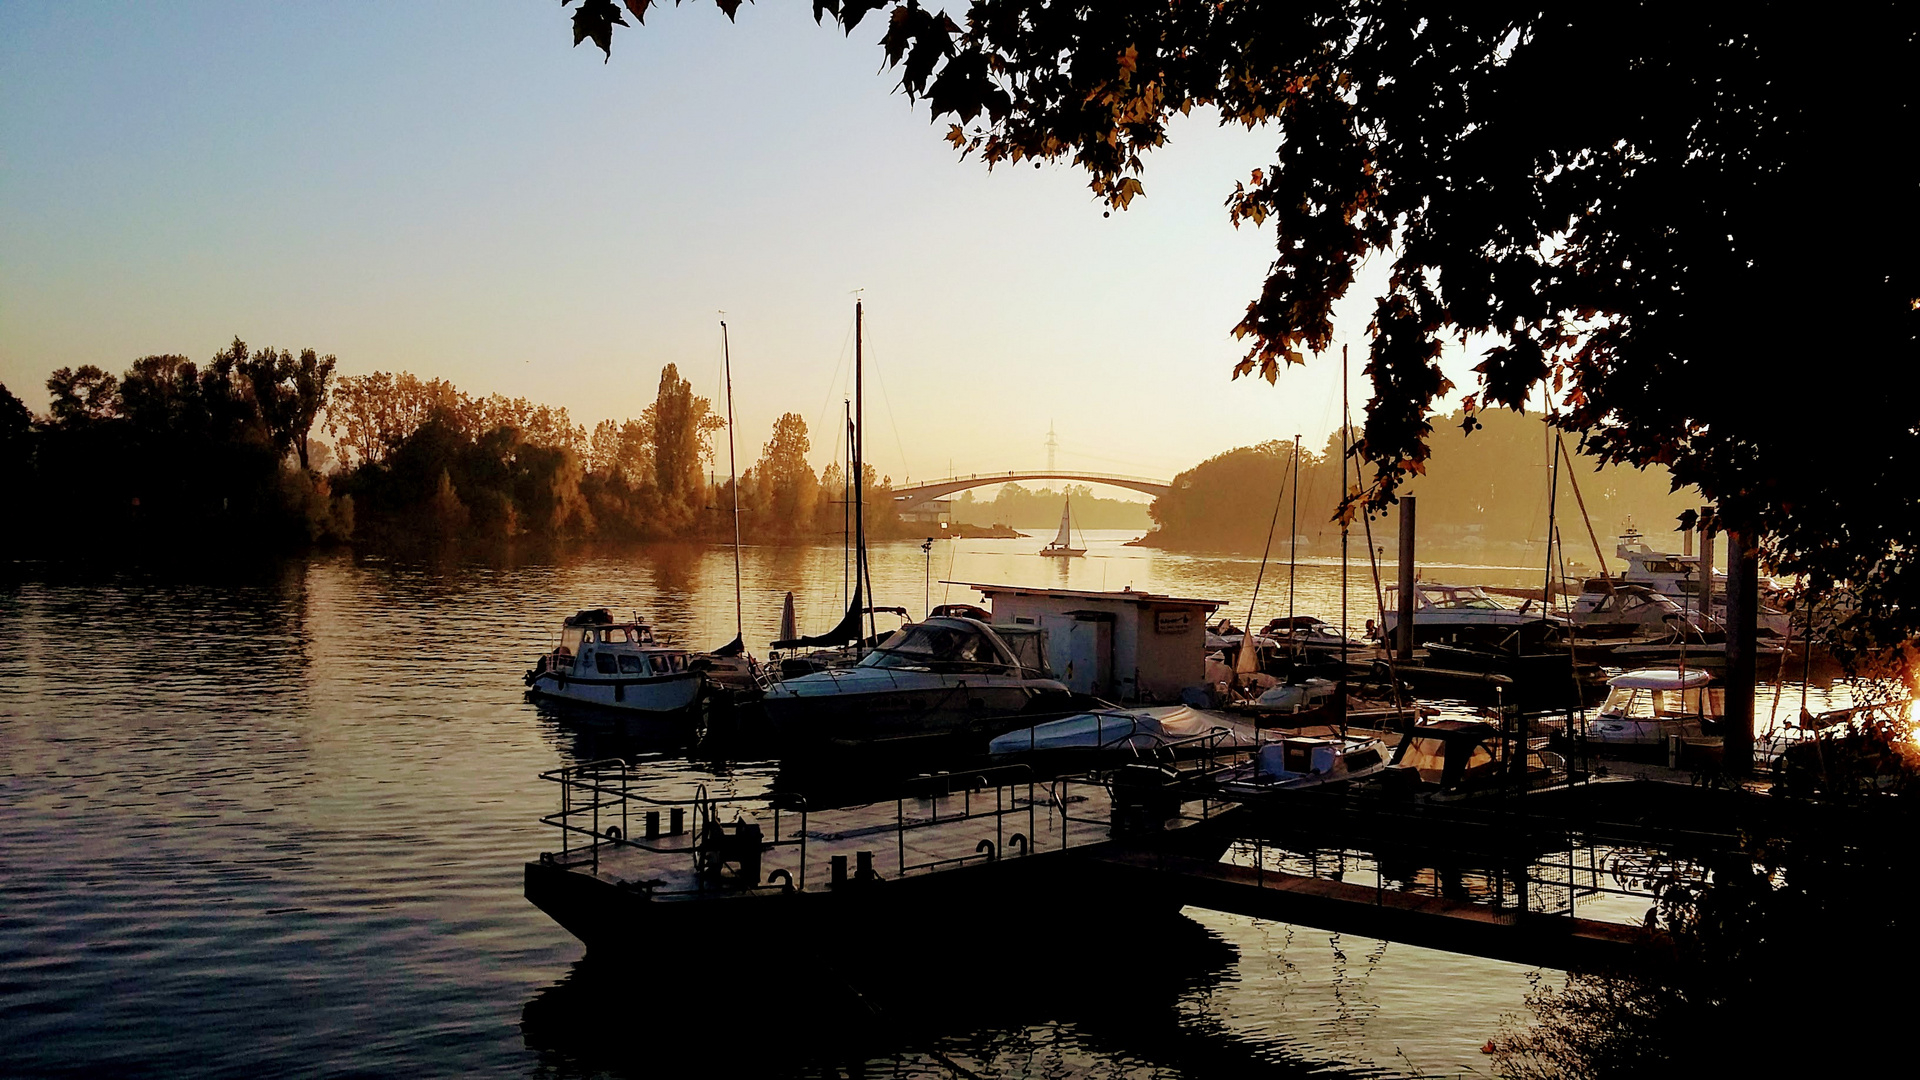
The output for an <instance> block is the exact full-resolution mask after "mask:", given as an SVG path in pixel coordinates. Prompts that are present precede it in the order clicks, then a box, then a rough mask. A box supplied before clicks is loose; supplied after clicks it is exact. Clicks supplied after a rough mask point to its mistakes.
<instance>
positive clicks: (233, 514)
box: [0, 338, 1697, 554]
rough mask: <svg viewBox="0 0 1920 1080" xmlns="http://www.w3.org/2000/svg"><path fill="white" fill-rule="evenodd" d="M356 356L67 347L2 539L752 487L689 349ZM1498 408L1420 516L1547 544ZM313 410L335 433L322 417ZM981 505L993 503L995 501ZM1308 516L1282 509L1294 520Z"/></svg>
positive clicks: (703, 519) (121, 535) (1199, 516)
mask: <svg viewBox="0 0 1920 1080" xmlns="http://www.w3.org/2000/svg"><path fill="white" fill-rule="evenodd" d="M335 365H336V361H335V358H334V357H332V356H322V355H320V354H319V353H318V352H317V351H316V350H313V349H304V350H301V351H300V352H299V353H297V354H296V353H293V352H291V351H288V350H280V349H274V348H262V349H250V348H249V347H248V346H247V344H246V343H245V342H244V341H241V340H239V339H238V338H236V339H235V340H234V341H233V342H232V343H231V344H229V345H228V346H227V347H226V348H224V349H222V350H220V351H219V352H217V353H215V354H214V356H213V357H212V358H211V359H210V360H208V361H207V362H206V363H205V364H204V365H201V364H196V363H195V362H194V361H192V360H190V359H188V358H187V357H184V356H178V355H157V356H148V357H143V358H141V359H139V360H137V361H135V362H134V363H133V365H132V366H131V367H129V368H128V369H127V371H126V372H125V373H124V374H122V375H120V376H118V377H116V376H113V375H111V374H109V373H107V372H106V371H104V370H102V369H100V368H98V367H92V366H87V367H81V368H77V369H73V368H61V369H59V370H58V371H55V372H53V373H52V374H51V375H50V376H49V377H48V380H47V387H48V391H49V395H50V399H51V403H50V407H49V410H48V413H47V415H45V416H34V415H33V414H32V413H31V411H30V410H28V409H27V407H26V406H25V405H24V404H23V403H22V402H21V401H20V400H19V399H18V398H16V397H14V396H13V395H12V394H11V393H7V392H6V391H5V388H4V387H0V452H3V453H4V454H5V461H4V465H3V467H0V473H4V476H5V478H6V479H5V481H4V482H5V483H6V484H7V485H8V486H9V488H11V489H12V490H9V491H8V492H7V493H6V494H7V497H8V499H9V504H10V505H13V506H16V507H26V508H32V510H31V512H29V513H23V514H19V515H16V516H15V518H14V519H13V522H12V524H10V525H9V526H8V527H7V528H6V529H5V530H4V531H3V532H4V535H3V538H0V543H4V544H5V546H6V548H7V549H9V550H12V551H15V552H19V553H32V554H41V553H49V554H57V553H59V552H60V551H63V550H67V549H71V548H76V547H78V548H89V549H91V548H97V547H99V546H102V545H103V544H114V543H119V542H125V541H128V540H135V541H139V542H141V543H150V544H157V545H160V546H167V545H169V544H182V543H184V544H193V543H199V542H202V541H208V540H216V539H219V540H240V541H242V542H244V543H247V544H250V545H254V546H257V547H262V548H265V549H278V548H287V547H295V546H300V545H306V544H329V543H345V542H349V541H351V542H357V543H362V544H369V545H374V546H379V547H400V548H405V547H411V546H417V545H420V544H424V543H433V544H445V543H474V542H485V543H503V542H552V541H575V540H643V541H644V540H665V539H692V540H714V541H718V540H725V539H730V538H731V536H732V522H731V520H730V518H731V510H732V506H733V491H732V489H731V488H730V486H729V481H728V480H726V478H724V477H720V476H718V475H717V469H716V467H715V466H716V440H717V439H718V438H719V437H720V435H721V433H722V432H723V431H724V430H725V427H726V421H725V420H724V418H723V417H722V416H721V415H720V413H719V411H718V410H717V409H716V408H715V407H714V404H713V402H711V401H709V400H708V399H706V398H703V397H701V396H699V395H697V394H695V393H694V392H693V388H692V386H691V384H690V383H689V382H688V381H687V380H686V379H685V378H683V377H681V375H680V373H679V370H678V369H677V367H675V366H674V365H672V364H668V365H666V366H665V367H664V368H663V369H662V370H661V372H660V380H659V385H658V390H657V393H656V395H655V398H654V402H653V404H651V405H649V406H648V407H647V408H646V410H645V411H644V412H642V414H641V415H640V416H638V417H634V418H630V419H626V420H618V421H616V420H602V421H600V422H599V423H598V424H596V425H595V426H594V427H592V428H591V429H589V428H587V427H586V426H584V425H581V424H577V423H575V422H574V421H573V420H572V419H571V418H570V417H569V416H568V415H567V412H566V410H565V409H561V408H553V407H550V406H547V405H542V404H536V403H534V402H531V401H528V400H527V399H525V398H507V397H505V396H503V395H499V394H494V395H490V396H487V397H475V396H472V395H469V394H467V393H465V392H463V391H461V390H460V389H459V388H458V387H457V386H455V385H454V384H452V383H451V382H448V381H446V380H443V379H422V378H419V377H418V376H415V375H412V374H410V373H407V372H400V373H397V374H396V373H389V372H374V373H372V374H368V375H357V376H356V375H342V376H336V375H335V373H334V369H335ZM1455 419H1456V422H1457V420H1458V418H1457V417H1456V418H1455ZM1479 421H1480V422H1479V424H1478V425H1477V426H1478V428H1479V430H1478V431H1477V432H1476V433H1475V434H1474V435H1473V437H1471V438H1463V439H1452V440H1441V439H1436V445H1435V452H1434V456H1433V458H1432V459H1431V460H1430V461H1429V462H1428V463H1427V466H1428V467H1427V472H1426V474H1425V475H1424V476H1422V477H1420V478H1419V479H1418V480H1417V481H1415V482H1414V483H1412V484H1410V485H1409V486H1408V488H1407V489H1406V490H1407V493H1408V494H1414V495H1424V496H1427V497H1426V498H1425V499H1423V500H1422V511H1421V521H1422V532H1423V536H1424V537H1426V538H1427V539H1428V540H1437V541H1439V542H1441V543H1447V542H1448V541H1453V542H1456V543H1464V544H1496V545H1497V544H1502V543H1508V544H1523V543H1534V542H1538V540H1539V539H1540V534H1541V533H1542V532H1543V531H1544V508H1545V505H1544V504H1545V492H1546V482H1545V481H1546V472H1545V469H1544V468H1543V467H1542V465H1543V462H1544V461H1545V460H1546V454H1545V443H1544V441H1543V439H1542V435H1541V430H1540V427H1539V424H1538V423H1537V422H1532V421H1531V420H1530V418H1526V417H1522V416H1519V415H1518V414H1506V413H1501V412H1485V411H1483V412H1481V413H1480V414H1479ZM316 428H318V429H319V431H320V432H323V433H324V434H325V435H326V436H327V439H329V440H331V441H323V440H321V439H317V438H314V437H313V436H314V434H315V429H316ZM1456 443H1457V444H1458V445H1455V444H1456ZM740 449H742V450H744V451H746V452H747V453H748V454H751V453H752V450H751V449H750V448H749V447H741V448H740ZM812 450H813V445H812V441H811V433H810V432H809V431H808V430H807V424H806V421H805V419H804V418H802V417H801V416H800V415H799V414H797V413H786V414H784V415H782V416H781V417H780V418H779V419H778V420H776V421H775V422H774V426H773V430H772V432H771V434H770V437H769V438H768V439H767V441H766V442H765V443H764V444H763V445H762V446H761V447H760V448H759V451H758V455H757V457H755V458H751V459H749V460H750V461H751V464H750V465H749V467H748V468H746V469H745V471H744V472H742V474H741V476H740V492H739V495H740V507H741V510H742V515H741V529H742V533H743V535H744V536H745V537H746V538H747V539H748V540H749V541H752V542H756V543H796V542H800V543H804V542H809V541H812V540H816V539H826V538H829V537H838V536H840V535H841V534H842V532H843V530H844V529H845V528H846V527H847V526H848V524H849V523H848V512H849V511H848V507H849V504H850V503H851V501H852V497H851V496H852V492H851V488H850V486H849V485H848V483H847V476H846V470H845V469H844V468H843V467H842V465H841V464H839V463H838V462H836V463H831V464H829V465H827V466H826V467H825V468H824V469H820V470H815V469H814V467H813V466H812V464H811V463H810V461H809V456H810V454H811V453H812ZM1340 451H1341V447H1340V440H1339V437H1338V435H1337V434H1336V435H1334V436H1333V437H1332V438H1331V439H1330V440H1329V444H1328V445H1327V446H1326V447H1324V448H1322V449H1320V450H1319V451H1318V452H1316V451H1313V450H1310V449H1304V448H1303V450H1302V453H1301V455H1300V463H1299V479H1298V485H1297V486H1298V488H1299V490H1300V505H1299V512H1298V522H1299V530H1300V534H1301V535H1302V536H1304V537H1305V538H1306V542H1307V543H1309V544H1315V543H1318V542H1320V541H1324V540H1327V539H1328V538H1334V539H1337V537H1338V535H1339V527H1338V525H1337V524H1334V521H1335V517H1336V514H1337V512H1338V509H1339V505H1340V501H1341V498H1342V497H1343V495H1345V494H1347V493H1348V492H1349V491H1351V490H1352V489H1353V487H1354V485H1355V484H1356V483H1357V479H1356V478H1355V477H1353V476H1352V475H1351V470H1349V475H1347V476H1345V477H1344V478H1343V476H1342V474H1341V466H1340V462H1341V455H1340ZM743 456H744V455H743ZM1590 464H1597V463H1590ZM866 471H867V476H866V477H865V483H866V498H865V503H866V506H867V517H868V520H867V531H868V535H869V536H872V537H874V538H876V539H891V538H901V537H906V536H908V535H910V534H912V535H918V533H916V532H915V530H916V529H921V528H922V527H920V526H908V525H907V524H905V523H903V522H902V521H901V520H900V518H899V516H898V515H897V514H896V513H894V511H893V509H892V500H891V498H890V493H891V480H890V479H889V478H887V477H883V476H876V475H874V470H873V469H872V467H871V466H868V467H867V470H866ZM1292 471H1293V448H1292V444H1290V443H1285V442H1270V443H1265V444H1262V445H1260V446H1254V447H1241V448H1238V449H1235V450H1230V451H1227V452H1225V453H1223V454H1219V455H1216V456H1215V457H1213V458H1210V459H1208V460H1207V461H1204V462H1202V463H1200V464H1199V465H1196V466H1194V467H1193V468H1191V469H1189V470H1186V471H1185V472H1182V473H1181V474H1180V475H1179V476H1178V477H1176V478H1175V480H1174V484H1173V490H1172V491H1171V492H1170V493H1169V494H1167V495H1166V496H1163V497H1162V498H1160V499H1158V500H1156V501H1155V502H1154V503H1153V505H1152V506H1151V508H1149V510H1148V512H1149V513H1150V514H1151V517H1152V519H1153V522H1154V523H1155V525H1156V528H1155V530H1154V531H1153V532H1152V533H1151V534H1150V535H1149V536H1148V538H1147V539H1146V540H1145V541H1144V543H1146V544H1149V545H1152V546H1156V547H1162V548H1169V549H1178V550H1190V551H1205V550H1219V551H1257V550H1259V549H1260V548H1261V546H1262V545H1263V543H1264V541H1265V538H1266V535H1267V532H1268V530H1269V528H1270V527H1272V526H1273V525H1274V519H1273V513H1272V511H1273V507H1274V505H1275V504H1276V501H1277V500H1281V499H1282V498H1283V497H1285V496H1286V493H1287V492H1290V491H1291V490H1292V489H1293V487H1294V480H1293V478H1292ZM1582 474H1583V475H1582V477H1581V481H1580V482H1582V484H1583V487H1584V490H1585V491H1586V492H1587V497H1588V504H1589V507H1590V508H1591V510H1592V512H1593V513H1594V514H1595V515H1596V518H1597V520H1596V522H1595V527H1596V529H1599V530H1601V531H1602V532H1609V531H1611V530H1612V529H1613V528H1614V526H1616V525H1617V524H1618V523H1619V522H1618V520H1617V518H1618V517H1620V516H1621V514H1622V513H1624V512H1628V511H1631V512H1636V513H1639V514H1642V515H1644V518H1645V520H1647V523H1648V525H1649V526H1650V527H1653V528H1658V527H1659V525H1657V524H1655V522H1656V521H1660V520H1662V519H1663V518H1664V517H1665V516H1667V515H1669V514H1673V513H1678V512H1680V511H1682V510H1684V509H1686V508H1688V507H1689V506H1693V505H1697V500H1696V499H1690V498H1688V497H1687V495H1686V494H1684V493H1680V494H1676V493H1674V492H1673V491H1672V490H1671V486H1672V485H1671V482H1670V480H1669V478H1668V477H1667V476H1666V475H1665V474H1664V472H1663V471H1662V470H1658V469H1652V470H1645V471H1636V470H1632V469H1624V468H1620V467H1617V466H1616V467H1608V468H1606V469H1603V470H1600V471H1598V472H1597V473H1593V472H1590V471H1589V470H1585V469H1583V470H1582ZM1343 480H1344V482H1343ZM1564 490H1565V489H1564V488H1563V492H1564ZM1076 494H1077V495H1078V497H1079V505H1080V507H1081V513H1080V514H1079V515H1077V519H1078V522H1079V524H1081V525H1082V526H1083V527H1102V525H1101V524H1100V523H1099V522H1096V521H1094V520H1093V518H1094V517H1099V516H1100V514H1099V511H1102V510H1108V509H1110V510H1113V511H1114V513H1123V512H1128V511H1130V512H1131V513H1127V514H1126V516H1129V517H1131V516H1132V514H1137V513H1138V512H1139V511H1138V510H1136V509H1134V508H1135V507H1136V506H1137V505H1138V504H1121V503H1118V502H1115V503H1114V505H1113V506H1112V507H1107V506H1106V505H1105V504H1106V503H1108V502H1113V501H1112V500H1097V499H1094V498H1093V496H1092V493H1091V492H1090V491H1087V490H1084V489H1082V490H1079V491H1078V492H1077V493H1076ZM1253 494H1257V495H1258V496H1259V497H1257V498H1255V497H1251V495H1253ZM1058 498H1059V496H1057V495H1056V494H1054V493H1052V492H1043V491H1028V490H1026V489H1024V488H1020V487H1019V486H1018V485H1007V486H1006V487H1004V488H1003V489H1002V490H1001V492H1000V493H999V496H998V497H997V498H996V499H995V500H993V501H991V502H982V503H975V502H973V501H972V498H971V493H968V494H967V495H965V496H963V497H962V498H961V499H960V500H957V501H956V506H955V518H956V520H966V521H970V522H973V523H975V524H1012V523H1013V518H1014V517H1015V516H1021V517H1022V520H1023V522H1024V521H1025V518H1028V517H1036V515H1037V519H1038V520H1040V521H1041V523H1042V524H1044V523H1046V522H1050V521H1052V520H1057V518H1056V517H1055V515H1057V513H1058V509H1057V507H1058V505H1059V504H1058V502H1057V499H1058ZM1029 504H1032V505H1029ZM1042 504H1044V505H1042ZM1042 511H1044V512H1042ZM983 515H984V516H986V517H992V518H993V519H994V520H993V521H992V522H985V521H976V520H974V519H976V518H980V517H982V516H983ZM1089 515H1091V516H1089ZM1108 516H1112V515H1108ZM1291 518H1292V512H1291V509H1290V508H1286V509H1283V518H1282V522H1283V523H1286V522H1288V521H1290V520H1291ZM1125 524H1129V523H1125V522H1117V525H1118V526H1119V527H1124V526H1125ZM1377 528H1378V527H1377ZM1564 531H1565V530H1564V528H1563V532H1564ZM1276 535H1277V536H1279V537H1280V538H1282V539H1284V537H1285V535H1286V533H1285V531H1284V530H1280V531H1278V532H1277V533H1276Z"/></svg>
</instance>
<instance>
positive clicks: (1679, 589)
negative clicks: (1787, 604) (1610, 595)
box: [1614, 524, 1792, 639]
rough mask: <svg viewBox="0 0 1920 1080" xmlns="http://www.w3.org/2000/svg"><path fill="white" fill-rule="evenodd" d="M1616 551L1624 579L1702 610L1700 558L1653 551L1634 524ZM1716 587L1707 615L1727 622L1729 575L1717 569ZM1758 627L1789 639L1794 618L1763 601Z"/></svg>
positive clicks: (1764, 633) (1764, 635)
mask: <svg viewBox="0 0 1920 1080" xmlns="http://www.w3.org/2000/svg"><path fill="white" fill-rule="evenodd" d="M1614 552H1615V554H1617V555H1618V556H1619V557H1620V559H1621V560H1622V561H1623V562H1625V563H1626V568H1625V569H1624V570H1622V571H1621V572H1620V580H1621V581H1624V582H1626V583H1628V584H1630V585H1645V586H1647V587H1648V588H1650V589H1652V590H1653V591H1655V592H1657V593H1660V594H1661V595H1663V596H1666V597H1668V598H1669V599H1672V600H1673V601H1674V602H1675V603H1677V604H1679V605H1680V606H1681V607H1682V608H1683V609H1684V610H1689V611H1697V610H1698V609H1699V607H1700V582H1699V580H1698V578H1699V571H1700V561H1699V560H1698V559H1697V558H1695V557H1693V556H1690V555H1676V554H1673V553H1671V552H1663V551H1655V550H1653V548H1651V547H1649V546H1648V545H1647V543H1646V538H1645V537H1644V536H1643V535H1642V534H1641V532H1640V531H1639V530H1638V529H1635V528H1634V527H1633V526H1632V525H1631V524H1629V525H1628V526H1627V531H1626V532H1624V533H1622V534H1620V540H1619V543H1618V545H1617V546H1616V547H1615V548H1614ZM1712 586H1713V596H1712V599H1711V600H1710V602H1709V607H1710V610H1709V611H1708V612H1707V614H1708V616H1709V617H1711V618H1712V619H1714V620H1716V621H1719V622H1722V623H1724V622H1725V621H1726V618H1727V575H1726V574H1725V573H1723V572H1721V571H1718V570H1715V571H1714V572H1713V582H1712ZM1756 629H1757V631H1758V633H1759V636H1760V637H1761V638H1763V639H1765V638H1786V637H1788V636H1789V635H1790V634H1791V633H1792V627H1791V619H1790V616H1788V615H1787V613H1786V612H1784V611H1782V610H1780V609H1779V608H1777V607H1774V606H1773V605H1771V604H1768V603H1766V602H1764V601H1762V603H1761V605H1760V612H1759V615H1758V616H1757V618H1756Z"/></svg>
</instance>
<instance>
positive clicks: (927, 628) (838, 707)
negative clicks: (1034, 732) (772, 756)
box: [762, 616, 1071, 748]
mask: <svg viewBox="0 0 1920 1080" xmlns="http://www.w3.org/2000/svg"><path fill="white" fill-rule="evenodd" d="M1070 697H1071V695H1070V694H1069V692H1068V690H1067V688H1066V686H1065V685H1064V684H1062V683H1060V682H1059V681H1057V680H1056V679H1054V678H1053V676H1052V674H1051V673H1050V672H1046V671H1040V670H1035V669H1033V668H1031V667H1028V666H1026V665H1024V664H1022V663H1021V662H1020V659H1019V657H1018V656H1017V655H1016V654H1015V652H1014V651H1013V649H1012V648H1010V647H1009V646H1008V645H1007V643H1006V642H1005V641H1003V640H1002V639H1001V638H1000V636H999V635H998V634H996V633H995V632H994V628H993V627H991V626H989V625H988V624H986V623H984V622H981V621H980V620H978V619H969V618H964V617H959V616H942V617H938V618H930V619H926V620H924V621H922V622H918V623H912V624H910V625H908V626H905V627H902V628H901V629H900V630H899V631H897V632H896V633H895V634H893V636H891V637H889V638H887V639H886V640H885V641H883V642H881V643H880V644H879V645H878V646H877V647H875V648H874V649H873V650H872V651H870V652H868V653H867V654H866V656H864V657H863V658H862V659H861V660H860V662H859V663H858V664H856V665H854V666H853V667H849V668H835V669H829V670H826V671H820V672H815V673H814V674H811V675H802V676H800V677H798V678H791V679H785V680H782V681H781V682H779V683H776V684H774V685H773V686H772V687H770V688H769V689H768V690H767V694H766V697H765V698H764V699H762V705H763V707H764V708H765V709H766V711H767V720H768V722H769V723H770V724H771V726H772V728H773V731H774V733H775V735H776V736H777V737H778V738H779V739H780V740H781V741H782V742H783V743H785V744H786V745H788V746H789V747H795V748H798V747H803V746H815V745H821V744H840V745H874V744H885V743H893V744H900V743H906V742H909V741H913V740H923V739H933V738H947V737H954V736H977V737H980V738H981V739H982V740H983V741H984V739H986V738H991V737H992V736H994V735H997V734H999V733H1000V732H1002V731H1005V730H1008V729H1009V728H1010V727H1012V726H1014V725H1015V724H1016V723H1017V721H1016V720H1015V719H1013V718H1016V717H1018V716H1020V715H1021V714H1022V713H1032V712H1034V711H1039V710H1044V709H1046V707H1047V705H1048V704H1054V705H1060V706H1064V704H1065V703H1066V702H1067V701H1068V700H1069V699H1070Z"/></svg>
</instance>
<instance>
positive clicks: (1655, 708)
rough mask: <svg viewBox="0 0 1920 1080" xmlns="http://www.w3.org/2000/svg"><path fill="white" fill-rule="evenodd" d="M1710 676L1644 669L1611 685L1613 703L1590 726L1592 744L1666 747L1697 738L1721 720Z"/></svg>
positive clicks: (1604, 706) (1718, 698)
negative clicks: (1674, 741)
mask: <svg viewBox="0 0 1920 1080" xmlns="http://www.w3.org/2000/svg"><path fill="white" fill-rule="evenodd" d="M1712 681H1713V677H1712V676H1711V675H1709V674H1707V673H1706V672H1704V671H1698V670H1686V671H1683V670H1678V669H1673V668H1643V669H1641V670H1638V671H1629V672H1627V673H1626V674H1625V675H1616V676H1614V677H1613V678H1611V679H1608V680H1607V699H1606V701H1604V702H1602V703H1601V705H1600V711H1599V713H1598V714H1597V715H1596V716H1594V717H1593V718H1592V719H1591V720H1589V721H1587V741H1588V742H1589V743H1597V744H1600V745H1605V746H1664V745H1666V742H1667V739H1668V737H1669V736H1673V735H1678V736H1680V737H1682V738H1690V739H1697V738H1700V737H1701V736H1703V735H1706V734H1708V731H1707V728H1708V727H1709V726H1710V725H1715V724H1717V723H1718V722H1719V719H1720V709H1721V705H1722V698H1721V696H1720V695H1719V694H1718V693H1715V692H1713V691H1712V690H1710V689H1709V688H1708V684H1709V683H1711V682H1712Z"/></svg>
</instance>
